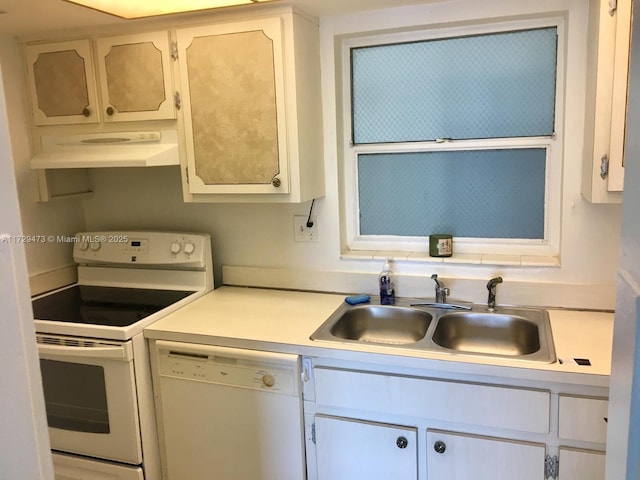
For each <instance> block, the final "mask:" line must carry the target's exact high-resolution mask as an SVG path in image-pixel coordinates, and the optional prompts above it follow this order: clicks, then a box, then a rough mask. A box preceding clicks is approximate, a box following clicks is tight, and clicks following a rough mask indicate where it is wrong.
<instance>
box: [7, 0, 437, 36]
mask: <svg viewBox="0 0 640 480" xmlns="http://www.w3.org/2000/svg"><path fill="white" fill-rule="evenodd" d="M177 1H179V0H177ZM431 1H434V0H282V3H285V2H286V3H288V4H293V5H295V6H298V7H300V8H301V9H302V10H304V11H306V12H308V13H310V14H312V15H315V16H318V17H323V16H327V15H337V14H342V13H350V12H356V11H361V10H374V9H379V8H389V7H398V6H404V5H413V4H418V3H428V2H431ZM233 8H236V9H250V8H253V6H242V7H233ZM0 11H2V12H6V13H3V14H1V15H0V33H5V34H11V35H15V36H25V35H36V34H41V33H45V32H47V31H56V30H66V29H83V30H84V29H86V28H92V27H99V26H108V25H118V24H125V23H131V22H141V21H144V20H133V21H132V20H123V19H121V18H117V17H114V16H111V15H108V14H106V13H101V12H98V11H95V10H91V9H88V8H85V7H81V6H78V5H75V4H72V3H69V2H66V1H64V0H0Z"/></svg>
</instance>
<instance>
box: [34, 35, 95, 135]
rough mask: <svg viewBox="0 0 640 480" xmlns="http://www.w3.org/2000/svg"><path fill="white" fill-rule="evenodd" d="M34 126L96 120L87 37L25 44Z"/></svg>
mask: <svg viewBox="0 0 640 480" xmlns="http://www.w3.org/2000/svg"><path fill="white" fill-rule="evenodd" d="M25 57H26V63H27V74H28V77H29V93H30V96H31V105H32V108H33V121H34V123H35V124H36V125H58V124H68V123H97V122H98V121H99V117H98V114H97V103H98V102H97V95H96V89H95V81H94V73H93V72H94V70H93V58H92V55H91V43H90V41H89V40H77V41H70V42H58V43H49V44H43V45H28V46H26V47H25Z"/></svg>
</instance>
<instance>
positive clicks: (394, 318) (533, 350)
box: [311, 299, 556, 363]
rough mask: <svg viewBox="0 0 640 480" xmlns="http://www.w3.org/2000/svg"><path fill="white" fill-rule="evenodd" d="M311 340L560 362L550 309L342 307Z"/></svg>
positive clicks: (415, 302)
mask: <svg viewBox="0 0 640 480" xmlns="http://www.w3.org/2000/svg"><path fill="white" fill-rule="evenodd" d="M311 340H321V341H322V340H324V341H331V342H346V343H359V344H363V343H370V344H375V345H386V346H389V347H396V348H409V349H418V350H425V351H441V352H450V353H455V354H461V355H475V356H478V355H480V356H489V357H502V358H510V359H517V360H526V361H532V362H541V363H554V362H555V361H556V354H555V348H554V345H553V336H552V334H551V324H550V322H549V315H548V313H547V311H546V310H540V309H533V308H520V307H500V306H498V307H496V309H495V311H493V312H490V311H488V309H487V307H486V305H469V304H461V305H455V304H448V305H439V304H434V303H427V302H425V300H419V299H397V301H396V305H380V304H379V303H378V302H376V300H375V299H372V303H367V304H360V305H349V304H347V303H344V304H343V305H342V306H340V307H339V308H338V309H337V310H336V311H335V312H334V313H333V314H332V315H331V316H330V317H329V318H328V319H327V320H326V321H325V322H324V323H323V324H322V325H321V326H320V327H319V328H318V329H317V330H316V331H315V332H314V333H313V335H311Z"/></svg>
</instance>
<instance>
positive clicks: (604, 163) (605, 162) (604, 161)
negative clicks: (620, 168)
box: [600, 154, 609, 180]
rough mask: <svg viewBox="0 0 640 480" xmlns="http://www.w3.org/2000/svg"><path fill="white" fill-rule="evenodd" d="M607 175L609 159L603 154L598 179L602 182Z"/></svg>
mask: <svg viewBox="0 0 640 480" xmlns="http://www.w3.org/2000/svg"><path fill="white" fill-rule="evenodd" d="M608 174H609V157H608V156H607V155H606V154H605V155H603V156H602V158H601V159H600V178H602V179H603V180H604V179H605V178H607V175H608Z"/></svg>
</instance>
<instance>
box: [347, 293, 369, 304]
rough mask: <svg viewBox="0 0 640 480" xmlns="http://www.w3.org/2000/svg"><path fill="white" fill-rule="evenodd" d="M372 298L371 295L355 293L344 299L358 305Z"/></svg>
mask: <svg viewBox="0 0 640 480" xmlns="http://www.w3.org/2000/svg"><path fill="white" fill-rule="evenodd" d="M370 300H371V297H370V296H369V295H353V296H350V297H347V298H345V299H344V301H345V302H347V303H348V304H349V305H357V304H359V303H367V302H369V301H370Z"/></svg>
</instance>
